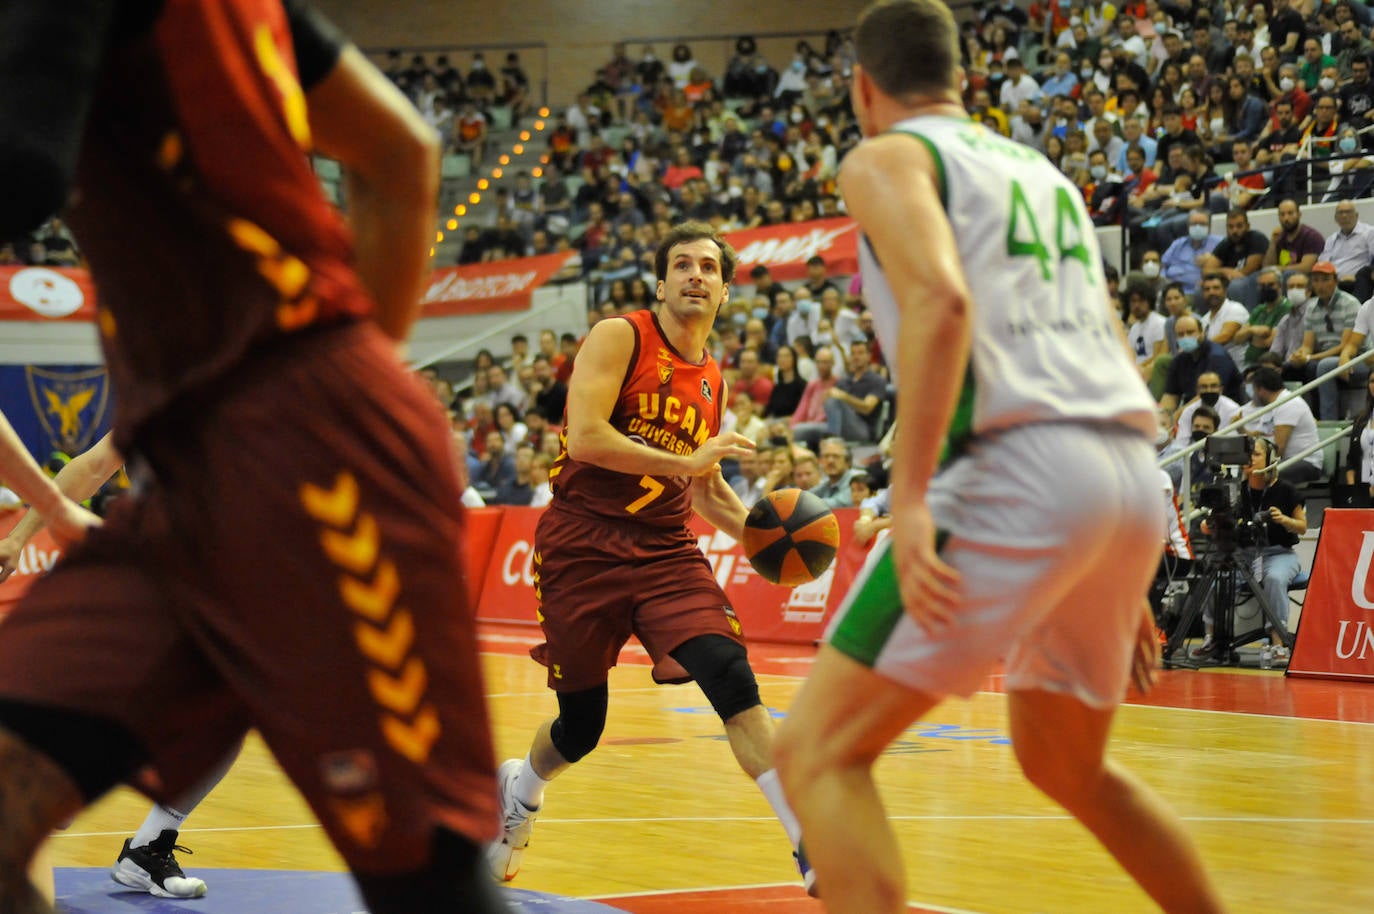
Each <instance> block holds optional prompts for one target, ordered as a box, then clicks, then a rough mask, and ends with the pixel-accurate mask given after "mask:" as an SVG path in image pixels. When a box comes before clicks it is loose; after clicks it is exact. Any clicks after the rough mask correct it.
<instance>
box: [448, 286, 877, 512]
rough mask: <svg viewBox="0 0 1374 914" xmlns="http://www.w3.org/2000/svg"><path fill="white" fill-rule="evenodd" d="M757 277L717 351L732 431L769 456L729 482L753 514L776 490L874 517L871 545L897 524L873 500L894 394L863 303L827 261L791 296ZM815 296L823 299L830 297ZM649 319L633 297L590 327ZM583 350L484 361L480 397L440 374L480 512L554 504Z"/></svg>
mask: <svg viewBox="0 0 1374 914" xmlns="http://www.w3.org/2000/svg"><path fill="white" fill-rule="evenodd" d="M752 278H753V279H754V280H755V283H756V288H757V289H758V290H759V291H758V292H757V294H756V295H755V296H754V298H753V299H751V300H748V301H744V302H740V303H737V304H736V303H732V304H729V305H727V306H726V307H725V308H723V309H722V313H721V315H720V316H719V318H718V322H717V327H716V329H715V330H714V331H713V332H712V335H711V341H710V343H709V345H710V346H711V347H712V350H713V351H714V352H715V353H716V354H717V356H718V358H719V359H720V362H721V365H722V368H723V371H724V374H725V376H726V379H727V382H728V384H729V387H730V392H731V393H730V399H729V402H728V403H727V405H726V410H725V411H724V414H723V420H722V430H723V431H737V432H739V433H740V434H743V435H745V436H747V437H748V438H750V439H751V440H752V441H754V443H755V445H756V446H757V451H756V452H755V453H754V454H752V455H750V456H749V457H746V458H743V459H741V460H739V461H738V462H734V461H732V462H729V463H728V464H727V465H726V466H724V467H723V470H724V471H725V473H726V478H727V480H728V481H729V482H730V483H731V485H732V486H733V487H734V488H735V490H736V491H737V492H738V493H739V495H740V497H741V498H742V499H743V500H744V502H745V503H746V504H748V505H752V504H753V503H754V502H755V501H757V500H758V499H759V498H761V497H763V496H764V495H766V494H768V493H769V492H772V491H774V490H775V489H779V488H787V487H792V486H798V487H802V488H806V489H809V490H811V491H812V492H814V493H816V494H817V495H819V496H820V497H821V498H822V499H824V500H825V501H826V503H827V504H830V505H831V506H833V507H851V506H853V507H863V508H865V511H864V512H863V514H862V516H861V525H862V527H863V531H864V535H865V536H868V537H871V536H872V535H874V534H875V533H876V532H877V530H878V529H881V527H882V526H885V525H886V523H887V521H886V520H884V519H883V518H884V516H885V515H886V507H885V505H886V502H885V500H884V501H881V502H879V501H872V502H870V500H871V499H874V498H876V497H877V496H879V495H881V494H882V492H883V490H884V489H885V486H886V470H885V467H886V463H887V456H888V448H889V444H890V440H891V426H892V423H891V421H890V419H891V406H892V391H891V388H890V386H889V383H888V378H887V369H886V367H885V366H884V365H883V363H882V354H881V351H880V349H879V347H878V345H877V341H876V339H875V338H874V336H873V330H872V325H871V321H870V320H865V319H862V318H861V316H860V315H859V314H858V313H857V312H856V311H855V310H854V303H855V302H856V301H857V297H856V296H853V295H851V296H849V299H848V301H849V303H848V304H844V303H842V302H843V299H842V298H841V294H840V291H839V289H838V288H837V287H836V286H835V285H834V284H833V283H831V281H830V280H829V278H827V277H826V275H825V263H824V261H820V260H816V261H814V262H813V264H812V278H811V279H810V280H809V281H808V282H802V283H798V284H797V285H796V287H795V288H792V289H788V288H786V287H784V286H783V285H782V284H781V283H777V282H774V281H772V279H771V277H769V276H768V274H767V271H766V270H763V271H760V272H757V273H756V275H755V276H753V277H752ZM813 288H818V289H820V290H821V291H820V295H819V297H816V296H814V295H813V291H812V290H813ZM770 294H771V300H772V301H773V302H774V303H775V304H776V303H781V308H780V309H779V310H777V311H776V312H775V305H770V304H768V302H770ZM641 307H644V304H643V303H642V302H639V301H635V300H632V299H630V298H628V297H627V298H625V299H624V300H623V301H621V302H620V303H619V304H615V303H614V302H613V301H608V302H607V303H606V304H605V305H603V306H601V307H598V308H595V309H593V310H592V311H591V312H590V313H589V314H588V321H589V323H595V322H596V321H598V320H602V319H605V318H608V317H613V316H615V315H617V314H624V313H628V312H630V311H633V310H635V309H637V308H641ZM775 316H776V319H775ZM789 325H790V330H791V331H798V332H796V333H793V332H790V331H789ZM837 327H838V328H840V329H839V330H838V331H837V329H836V328H837ZM813 340H818V341H819V343H813ZM580 342H581V341H580V339H579V338H578V337H577V336H575V335H574V334H571V333H565V334H563V335H562V337H561V338H560V337H558V336H557V335H556V334H555V333H554V331H552V330H544V331H543V332H541V333H540V334H539V339H538V342H537V345H536V346H535V348H533V349H531V346H530V341H529V340H528V339H527V338H526V337H524V336H523V335H517V336H515V337H513V338H512V339H511V356H510V358H509V359H508V360H505V361H498V360H497V359H496V358H495V357H494V356H493V355H492V354H491V353H490V352H489V351H486V350H482V351H481V352H479V353H478V354H477V357H476V358H475V360H474V363H473V366H472V377H471V386H470V388H465V389H463V390H462V391H455V388H454V385H453V384H451V383H450V382H448V381H446V380H443V379H442V378H440V377H439V376H438V375H437V374H436V373H430V374H429V375H428V379H429V381H430V383H431V384H432V385H433V387H434V390H435V394H436V396H437V397H438V399H439V400H440V402H441V403H442V404H444V405H445V407H446V408H447V409H448V410H449V414H450V416H451V418H452V422H453V430H454V438H455V441H456V442H457V445H456V446H457V447H458V449H459V452H460V453H461V454H462V456H463V458H464V464H465V466H466V469H467V473H468V479H469V483H470V485H469V492H468V496H467V497H468V501H469V503H470V504H473V505H478V504H495V505H533V506H536V507H538V506H542V505H544V504H547V503H548V500H549V498H550V496H551V493H550V489H549V483H548V471H549V468H550V467H551V466H552V464H553V461H554V460H555V459H556V458H557V457H558V454H559V449H560V441H559V431H560V427H561V424H562V422H563V414H564V407H565V405H566V402H567V391H568V388H567V384H568V380H569V378H570V377H571V374H572V364H573V359H575V358H576V355H577V350H578V347H579V345H580ZM856 453H857V454H859V455H860V456H861V457H862V459H861V460H856Z"/></svg>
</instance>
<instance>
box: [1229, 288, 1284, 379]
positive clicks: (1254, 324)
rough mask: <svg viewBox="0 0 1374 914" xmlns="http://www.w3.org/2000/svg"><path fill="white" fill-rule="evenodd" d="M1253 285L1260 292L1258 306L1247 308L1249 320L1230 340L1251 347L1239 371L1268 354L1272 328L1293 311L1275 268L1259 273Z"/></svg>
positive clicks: (1272, 339)
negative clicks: (1285, 296) (1248, 309)
mask: <svg viewBox="0 0 1374 914" xmlns="http://www.w3.org/2000/svg"><path fill="white" fill-rule="evenodd" d="M1255 285H1256V287H1257V289H1258V292H1259V303H1258V304H1257V305H1255V307H1253V308H1251V309H1250V320H1249V321H1248V322H1247V323H1246V324H1245V325H1244V326H1243V327H1241V328H1240V329H1239V330H1237V331H1236V336H1235V339H1234V340H1233V342H1236V343H1246V342H1248V343H1249V344H1250V345H1249V347H1248V348H1247V349H1246V350H1245V364H1244V365H1241V366H1240V367H1241V368H1242V369H1245V368H1249V367H1250V366H1251V365H1254V364H1255V362H1256V361H1258V360H1259V357H1260V356H1261V355H1263V354H1264V353H1266V352H1268V351H1269V347H1270V346H1271V345H1272V344H1273V342H1274V328H1275V327H1276V326H1278V323H1279V321H1281V320H1283V319H1284V318H1285V317H1287V316H1288V312H1289V311H1292V310H1293V305H1292V304H1291V303H1290V302H1289V301H1288V299H1286V298H1284V297H1283V275H1282V274H1281V273H1280V272H1279V269H1278V267H1264V268H1263V269H1262V270H1260V272H1259V276H1258V277H1257V278H1256V280H1255Z"/></svg>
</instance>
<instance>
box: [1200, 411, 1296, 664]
mask: <svg viewBox="0 0 1374 914" xmlns="http://www.w3.org/2000/svg"><path fill="white" fill-rule="evenodd" d="M1278 459H1279V458H1278V449H1277V448H1276V447H1275V446H1274V443H1273V442H1272V441H1270V440H1269V439H1268V438H1256V439H1254V448H1253V450H1252V451H1251V454H1250V463H1249V465H1248V466H1247V467H1246V468H1245V472H1246V475H1247V478H1248V485H1244V486H1242V487H1241V490H1240V504H1239V505H1238V506H1237V508H1236V517H1235V518H1233V519H1232V522H1238V523H1239V525H1240V526H1241V527H1251V528H1255V529H1253V530H1252V531H1251V533H1252V537H1249V538H1251V539H1252V542H1253V543H1254V545H1247V546H1245V547H1243V548H1244V549H1245V552H1246V555H1247V558H1251V559H1258V561H1255V562H1254V563H1253V566H1252V567H1253V569H1254V571H1255V576H1256V577H1257V578H1259V581H1260V589H1261V590H1262V591H1263V593H1264V597H1265V599H1266V601H1267V602H1268V603H1269V606H1270V608H1272V609H1273V610H1274V613H1275V615H1277V616H1278V619H1279V622H1280V623H1282V625H1283V628H1284V630H1285V631H1287V629H1288V585H1289V584H1291V583H1293V579H1294V578H1296V577H1297V576H1298V573H1299V572H1300V571H1302V565H1301V563H1300V562H1299V561H1298V554H1297V553H1296V552H1295V551H1294V549H1293V547H1294V546H1296V545H1297V544H1298V539H1299V538H1300V537H1301V536H1302V535H1303V534H1304V533H1306V532H1307V510H1306V509H1305V508H1304V507H1303V500H1302V496H1301V495H1299V494H1298V490H1297V489H1296V488H1295V487H1294V486H1293V484H1292V483H1289V482H1285V481H1284V480H1282V479H1279V478H1278V472H1277V471H1276V470H1275V469H1274V464H1276V463H1277V462H1278ZM1261 524H1262V526H1260V525H1261ZM1202 532H1203V533H1204V534H1206V535H1208V536H1213V537H1215V536H1216V535H1217V532H1218V531H1217V529H1216V527H1215V526H1214V525H1213V524H1212V522H1211V521H1210V520H1205V521H1203V522H1202ZM1233 532H1234V531H1233ZM1203 618H1204V620H1205V621H1206V623H1207V638H1206V640H1205V641H1204V642H1203V643H1202V646H1201V647H1199V648H1197V649H1195V650H1194V651H1193V655H1194V656H1201V655H1204V654H1210V653H1212V651H1213V649H1214V648H1215V646H1216V645H1215V643H1214V641H1213V639H1212V623H1213V620H1212V619H1211V618H1209V617H1207V616H1204V617H1203ZM1266 628H1267V629H1268V633H1269V640H1270V641H1271V642H1272V644H1273V645H1274V659H1275V660H1287V659H1288V649H1287V648H1286V647H1285V646H1284V645H1283V640H1282V638H1281V636H1280V634H1279V633H1278V632H1275V631H1274V630H1273V629H1272V628H1268V626H1267V625H1266Z"/></svg>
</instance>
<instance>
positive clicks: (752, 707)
mask: <svg viewBox="0 0 1374 914" xmlns="http://www.w3.org/2000/svg"><path fill="white" fill-rule="evenodd" d="M671 653H672V657H673V659H674V660H676V661H677V662H678V663H679V664H681V665H682V668H683V669H685V670H686V671H687V672H688V673H690V674H691V676H692V678H693V679H694V680H696V683H697V685H698V686H700V687H701V691H702V693H703V694H705V695H706V700H707V701H709V702H711V707H712V708H714V709H715V712H716V714H718V715H719V716H720V719H721V721H722V722H723V723H724V725H725V735H726V736H727V737H728V738H729V740H730V751H731V752H733V753H734V755H735V760H736V761H737V762H739V766H740V768H742V769H744V773H745V774H747V775H749V777H751V778H753V779H754V783H755V784H757V785H758V788H759V790H760V791H762V793H763V796H764V798H765V799H767V800H768V805H769V806H771V807H772V808H773V813H774V815H776V816H777V817H778V821H779V822H781V823H782V828H783V831H785V832H786V833H787V840H789V841H791V842H792V852H793V856H794V857H795V858H796V861H797V869H798V870H799V871H800V873H801V877H802V882H803V884H804V885H805V886H806V890H807V892H808V893H810V894H812V895H815V894H816V877H815V874H814V873H813V872H812V870H811V864H810V862H809V860H808V858H807V857H806V856H805V855H804V854H803V853H802V850H801V836H802V829H801V825H800V824H799V823H798V822H797V817H796V815H795V814H794V813H793V812H792V808H791V807H790V806H789V805H788V804H787V798H786V797H785V796H783V790H782V783H781V782H780V781H779V780H778V773H777V771H776V770H775V768H774V765H773V734H774V727H773V717H772V715H771V714H770V713H769V712H768V709H767V708H765V707H764V706H763V702H762V701H761V700H760V699H759V686H758V682H757V681H756V680H755V678H754V671H753V669H752V668H751V667H750V666H749V654H748V652H747V651H746V650H745V647H744V645H743V644H741V643H739V642H738V641H735V640H734V639H732V638H727V637H725V636H724V635H716V634H710V635H698V636H697V637H695V638H691V639H689V640H687V641H685V642H683V643H682V644H681V645H679V646H678V647H677V648H675V649H674V650H673V651H672V652H671Z"/></svg>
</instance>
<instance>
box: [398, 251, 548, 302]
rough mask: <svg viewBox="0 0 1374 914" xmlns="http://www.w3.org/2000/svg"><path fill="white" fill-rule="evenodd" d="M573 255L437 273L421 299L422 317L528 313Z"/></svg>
mask: <svg viewBox="0 0 1374 914" xmlns="http://www.w3.org/2000/svg"><path fill="white" fill-rule="evenodd" d="M571 256H572V255H571V254H569V253H567V252H566V251H564V252H563V253H559V254H545V255H543V256H541V257H518V258H516V259H514V260H496V261H492V262H491V263H473V264H468V265H467V266H462V267H445V268H443V269H439V270H435V271H434V274H433V275H432V276H431V277H430V279H429V291H427V292H426V293H425V295H424V297H423V298H421V299H420V316H421V317H447V316H449V315H454V314H487V313H490V312H492V311H524V310H527V309H528V308H529V306H530V295H531V294H532V293H533V292H534V290H535V289H537V288H539V287H540V286H542V285H544V283H546V282H548V281H549V280H550V279H551V278H553V275H554V274H555V273H557V272H558V271H559V270H561V269H563V266H564V265H565V264H566V263H567V262H568V259H569V258H570V257H571Z"/></svg>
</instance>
